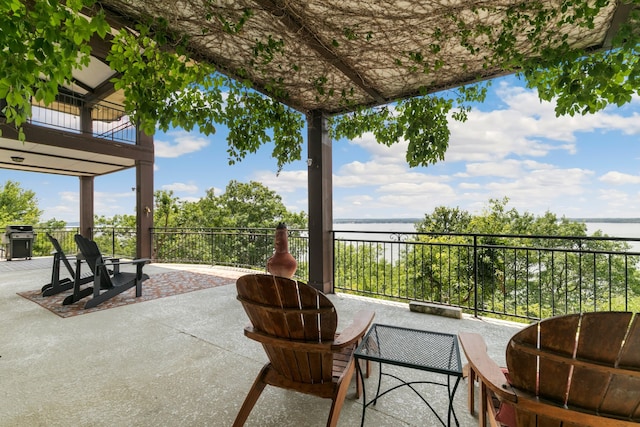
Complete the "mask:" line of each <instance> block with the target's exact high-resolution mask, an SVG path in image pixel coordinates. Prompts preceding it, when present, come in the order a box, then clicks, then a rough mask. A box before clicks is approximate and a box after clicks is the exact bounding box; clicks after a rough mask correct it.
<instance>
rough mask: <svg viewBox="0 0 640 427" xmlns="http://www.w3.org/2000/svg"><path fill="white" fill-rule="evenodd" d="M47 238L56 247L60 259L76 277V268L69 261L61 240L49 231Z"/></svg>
mask: <svg viewBox="0 0 640 427" xmlns="http://www.w3.org/2000/svg"><path fill="white" fill-rule="evenodd" d="M47 238H48V239H49V241H50V242H51V244H52V245H53V249H55V251H56V254H57V255H58V258H59V259H60V261H62V262H63V263H64V265H65V267H66V268H67V270H68V271H69V273H70V274H71V275H72V276H74V277H75V270H74V269H73V267H72V266H71V264H70V263H69V260H68V259H67V257H66V255H65V253H64V250H62V246H60V242H59V241H58V239H56V238H55V237H53V236H52V235H51V234H49V233H47Z"/></svg>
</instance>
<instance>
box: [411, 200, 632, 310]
mask: <svg viewBox="0 0 640 427" xmlns="http://www.w3.org/2000/svg"><path fill="white" fill-rule="evenodd" d="M508 202H509V199H508V198H504V199H502V200H498V199H491V200H490V201H489V204H488V206H487V207H486V208H485V209H484V210H483V211H482V212H481V213H480V214H478V215H471V214H469V213H468V212H460V210H459V209H449V208H446V207H438V208H436V209H435V210H434V211H433V213H431V214H427V215H425V219H424V220H422V221H421V222H420V223H418V224H417V226H416V229H417V230H419V231H423V230H424V231H429V232H436V233H437V231H438V230H437V227H438V226H442V227H443V229H444V228H445V227H448V230H447V231H449V232H453V233H462V234H459V235H454V234H446V233H445V234H434V235H428V236H420V238H419V242H424V244H425V245H418V246H415V247H414V248H413V249H411V250H408V251H407V253H406V254H405V259H404V260H403V261H402V262H403V263H404V264H405V266H406V268H405V269H406V270H407V271H408V272H409V274H408V276H410V277H415V278H416V279H415V282H409V283H408V284H407V286H408V289H422V293H423V294H424V295H425V296H426V297H427V298H428V299H431V300H434V301H441V302H446V303H456V304H458V305H467V306H469V307H473V306H474V305H475V304H477V305H478V307H479V308H480V309H481V310H486V311H487V312H494V313H505V314H510V315H511V314H514V313H515V314H516V315H518V316H524V317H533V318H536V317H542V318H543V317H548V316H552V315H557V314H563V313H572V312H577V311H589V310H605V309H606V310H611V309H618V310H620V309H622V310H624V309H627V308H628V307H625V306H624V296H625V295H627V293H628V294H629V298H630V300H631V301H633V300H634V299H635V298H636V296H635V295H636V294H637V293H638V288H639V286H640V275H639V271H638V270H637V269H636V268H635V265H636V263H637V262H638V259H637V257H634V256H626V255H624V254H620V253H623V252H624V251H626V250H628V249H629V245H628V244H626V243H623V242H615V241H609V240H598V239H590V238H588V236H587V233H586V226H585V224H584V223H576V222H573V221H569V220H568V219H566V218H564V217H562V218H558V217H557V215H555V214H553V213H551V212H546V213H545V214H543V215H542V216H535V215H533V214H531V213H529V212H524V213H521V212H518V211H517V210H516V209H515V208H508V206H507V205H508ZM461 218H463V219H462V220H457V219H461ZM451 224H456V226H455V227H454V226H451V227H450V226H449V225H451ZM465 233H468V234H475V237H473V236H470V235H465ZM598 236H600V235H599V234H598V233H596V234H595V235H594V236H592V237H598ZM554 237H555V238H554ZM578 250H580V252H578ZM418 252H419V253H418ZM416 259H420V260H421V262H420V263H416V262H415V260H416ZM476 281H477V286H478V287H477V295H476V293H475V291H476V289H475V288H474V282H476ZM452 295H453V296H455V298H457V301H452V300H451V296H452ZM476 296H477V301H475V304H473V303H472V302H473V301H474V298H475V297H476ZM466 302H469V304H464V303H466Z"/></svg>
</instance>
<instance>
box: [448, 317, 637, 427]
mask: <svg viewBox="0 0 640 427" xmlns="http://www.w3.org/2000/svg"><path fill="white" fill-rule="evenodd" d="M639 319H640V315H638V314H634V313H630V312H598V313H584V314H573V315H566V316H558V317H553V318H550V319H546V320H543V321H541V322H539V323H536V324H534V325H531V326H528V327H527V328H525V329H523V330H521V331H520V332H518V333H517V334H515V335H514V336H513V337H512V338H511V340H510V341H509V343H508V345H507V351H506V361H507V367H506V370H505V369H503V368H500V367H499V366H498V365H497V364H496V363H495V362H494V361H493V360H492V359H491V358H490V357H489V356H488V355H487V351H486V350H487V349H486V344H485V342H484V340H483V338H482V337H481V336H480V335H478V334H474V333H467V332H461V333H460V334H459V338H460V343H461V345H462V349H463V351H464V353H465V355H466V357H467V360H468V362H469V409H470V411H471V412H472V413H473V412H474V381H475V380H476V379H477V380H478V381H479V383H480V398H479V403H480V409H479V425H480V426H481V427H483V426H485V423H486V419H488V421H489V423H490V424H491V425H492V426H501V425H507V426H509V427H515V426H519V427H520V426H525V427H529V426H531V427H533V426H538V427H541V426H544V427H547V426H550V427H577V426H590V427H602V426H604V427H630V426H637V425H638V423H640V320H639ZM505 373H506V375H505ZM496 401H497V402H499V406H496V405H494V402H496Z"/></svg>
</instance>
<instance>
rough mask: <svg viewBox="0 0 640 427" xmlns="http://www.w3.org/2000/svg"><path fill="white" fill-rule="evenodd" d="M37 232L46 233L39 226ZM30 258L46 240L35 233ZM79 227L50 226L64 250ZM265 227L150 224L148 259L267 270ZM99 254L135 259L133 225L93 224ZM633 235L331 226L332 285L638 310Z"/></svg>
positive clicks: (540, 305)
mask: <svg viewBox="0 0 640 427" xmlns="http://www.w3.org/2000/svg"><path fill="white" fill-rule="evenodd" d="M42 231H44V230H42ZM36 232H37V233H36V238H35V240H34V256H39V255H48V254H49V253H50V251H51V248H50V244H49V242H48V241H47V239H46V237H45V235H44V233H43V232H38V230H36ZM76 232H77V229H75V228H72V229H68V230H64V231H60V230H57V231H54V232H52V234H53V235H54V236H55V237H56V238H58V240H59V241H60V242H61V244H62V246H63V248H64V249H65V251H68V252H70V253H72V252H73V251H75V250H76V248H75V243H74V241H73V234H74V233H76ZM273 239H274V230H273V229H238V228H216V229H212V228H202V229H194V228H154V229H153V230H152V245H153V246H152V256H153V259H154V261H155V262H164V263H194V264H208V265H224V266H234V267H245V268H252V269H257V270H263V271H264V270H265V266H266V263H267V260H268V259H269V257H270V256H271V255H272V254H273ZM94 240H96V242H97V243H98V245H99V247H100V248H101V250H102V251H103V253H105V254H106V255H111V256H118V257H129V258H133V257H134V256H135V253H136V245H135V241H136V239H135V229H131V228H111V227H105V228H96V229H95V230H94ZM638 247H640V239H637V238H619V237H617V238H611V237H582V236H579V237H575V236H522V235H489V234H438V233H392V232H363V231H336V232H334V288H335V290H336V291H337V292H343V293H351V294H357V295H364V296H370V297H375V298H383V299H390V300H396V301H424V302H434V303H438V304H444V305H450V306H455V307H461V308H463V309H464V310H465V311H467V312H469V313H473V314H475V315H492V316H497V317H505V318H512V319H513V318H516V319H518V318H519V319H531V320H536V319H542V318H547V317H550V316H554V315H559V314H566V313H578V312H586V311H602V310H630V311H639V310H640V267H639V264H640V251H638V249H634V248H638ZM289 251H290V252H291V254H292V255H293V256H294V257H295V258H296V260H297V261H298V270H297V272H296V277H297V278H298V279H300V280H308V264H309V259H308V233H307V231H306V230H292V229H290V230H289Z"/></svg>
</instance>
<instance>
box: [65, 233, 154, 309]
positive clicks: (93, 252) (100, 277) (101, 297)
mask: <svg viewBox="0 0 640 427" xmlns="http://www.w3.org/2000/svg"><path fill="white" fill-rule="evenodd" d="M75 241H76V244H77V245H78V248H79V249H80V253H81V255H82V258H83V259H84V260H85V261H86V263H87V265H88V266H89V269H90V270H91V272H92V274H93V286H92V287H87V288H85V289H80V286H79V285H76V286H74V289H73V294H72V295H69V296H68V297H67V298H65V299H64V301H63V305H67V304H72V303H74V302H77V301H79V300H81V299H82V298H85V297H87V296H89V295H92V294H93V297H92V298H91V299H90V300H88V301H87V303H86V304H85V306H84V307H85V308H91V307H95V306H97V305H98V304H101V303H102V302H104V301H107V300H108V299H110V298H113V297H114V296H116V295H118V294H119V293H121V292H124V291H126V290H127V289H130V288H132V287H135V288H136V297H140V296H142V282H143V281H144V280H146V279H148V278H149V276H148V275H146V274H143V273H142V267H143V266H144V265H145V264H147V263H148V262H149V259H148V258H137V259H134V260H132V261H120V260H118V259H113V258H104V257H103V256H102V254H101V253H100V249H99V248H98V245H97V244H96V242H94V241H93V240H89V239H87V238H86V237H84V236H81V235H80V234H76V235H75ZM125 264H133V265H135V266H136V272H135V273H133V272H121V271H120V268H119V267H120V266H122V265H125ZM109 267H111V268H113V274H112V275H111V274H110V271H109Z"/></svg>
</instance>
